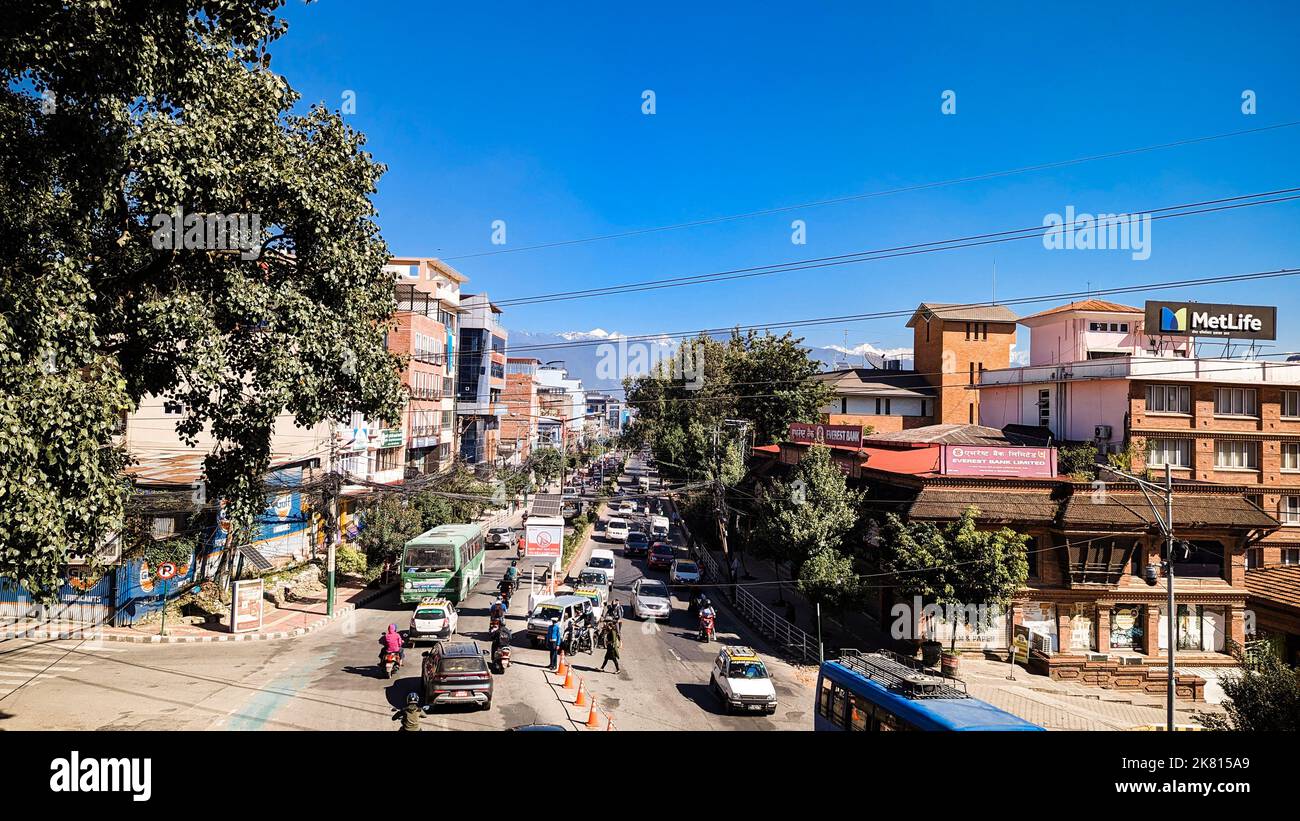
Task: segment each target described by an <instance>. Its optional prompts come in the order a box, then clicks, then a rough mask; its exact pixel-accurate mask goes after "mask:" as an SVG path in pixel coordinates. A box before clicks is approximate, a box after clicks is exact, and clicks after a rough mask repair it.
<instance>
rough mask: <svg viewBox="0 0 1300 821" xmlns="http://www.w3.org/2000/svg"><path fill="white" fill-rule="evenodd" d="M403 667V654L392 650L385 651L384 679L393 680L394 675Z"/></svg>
mask: <svg viewBox="0 0 1300 821" xmlns="http://www.w3.org/2000/svg"><path fill="white" fill-rule="evenodd" d="M401 666H402V654H401V653H394V652H393V651H391V650H385V651H384V678H392V677H393V673H394V672H396V671H397V670H399V669H400V668H401Z"/></svg>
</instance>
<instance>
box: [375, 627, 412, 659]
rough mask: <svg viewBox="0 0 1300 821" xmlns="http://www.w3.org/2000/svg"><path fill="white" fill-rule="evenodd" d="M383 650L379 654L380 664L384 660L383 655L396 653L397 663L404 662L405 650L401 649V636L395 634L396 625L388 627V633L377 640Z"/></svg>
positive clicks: (397, 633)
mask: <svg viewBox="0 0 1300 821" xmlns="http://www.w3.org/2000/svg"><path fill="white" fill-rule="evenodd" d="M379 641H380V643H381V644H383V646H384V649H383V650H381V651H380V652H379V661H380V663H382V662H383V660H384V654H385V653H396V654H397V658H398V661H399V663H400V662H402V661H405V660H406V649H405V648H403V647H402V634H401V633H399V632H397V625H396V624H390V625H388V632H386V633H384V635H383V636H381V637H380V639H379Z"/></svg>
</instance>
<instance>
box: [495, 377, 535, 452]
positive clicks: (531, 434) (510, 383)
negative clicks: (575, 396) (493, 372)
mask: <svg viewBox="0 0 1300 821" xmlns="http://www.w3.org/2000/svg"><path fill="white" fill-rule="evenodd" d="M541 364H542V361H541V360H540V359H532V358H529V357H514V356H511V357H507V358H506V389H505V391H504V392H503V393H502V395H501V401H502V404H504V405H505V408H506V415H505V416H503V417H502V418H501V443H500V445H499V448H500V449H502V450H504V451H508V452H509V453H510V454H511V456H510V459H511V462H512V463H513V464H523V462H524V461H525V460H526V459H528V457H529V455H530V454H531V453H532V450H533V448H534V447H535V446H536V444H537V423H538V419H539V418H540V417H541V408H542V406H541V403H540V402H539V401H538V398H537V369H538V367H540V366H541Z"/></svg>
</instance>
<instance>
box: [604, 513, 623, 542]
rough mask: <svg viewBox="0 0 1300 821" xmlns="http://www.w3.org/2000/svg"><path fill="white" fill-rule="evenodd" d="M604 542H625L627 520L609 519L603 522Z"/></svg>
mask: <svg viewBox="0 0 1300 821" xmlns="http://www.w3.org/2000/svg"><path fill="white" fill-rule="evenodd" d="M605 541H607V542H625V541H627V520H626V519H610V520H609V521H607V522H605Z"/></svg>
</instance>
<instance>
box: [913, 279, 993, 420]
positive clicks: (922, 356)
mask: <svg viewBox="0 0 1300 821" xmlns="http://www.w3.org/2000/svg"><path fill="white" fill-rule="evenodd" d="M907 327H909V328H911V329H912V348H913V352H914V353H913V356H914V358H915V362H914V365H915V368H916V372H917V373H918V374H919V375H920V376H921V377H922V378H924V379H925V380H926V382H927V383H928V384H929V385H930V386H931V387H933V388H934V389H935V407H934V421H935V422H936V423H938V424H975V423H976V422H978V421H979V419H980V413H979V403H980V396H981V395H980V394H979V393H977V392H976V391H974V390H972V389H971V388H972V387H973V386H975V385H976V384H978V383H979V381H980V374H981V373H983V372H984V371H986V370H994V369H998V368H1006V367H1008V366H1009V365H1010V364H1011V346H1012V345H1014V344H1015V341H1016V314H1015V313H1014V312H1013V311H1012V310H1011V309H1009V308H1007V307H1005V306H1003V305H984V306H965V305H951V304H946V303H938V302H923V303H921V304H920V305H919V306H918V307H917V309H916V311H915V312H914V313H913V314H912V318H911V319H909V320H908V322H907Z"/></svg>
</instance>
